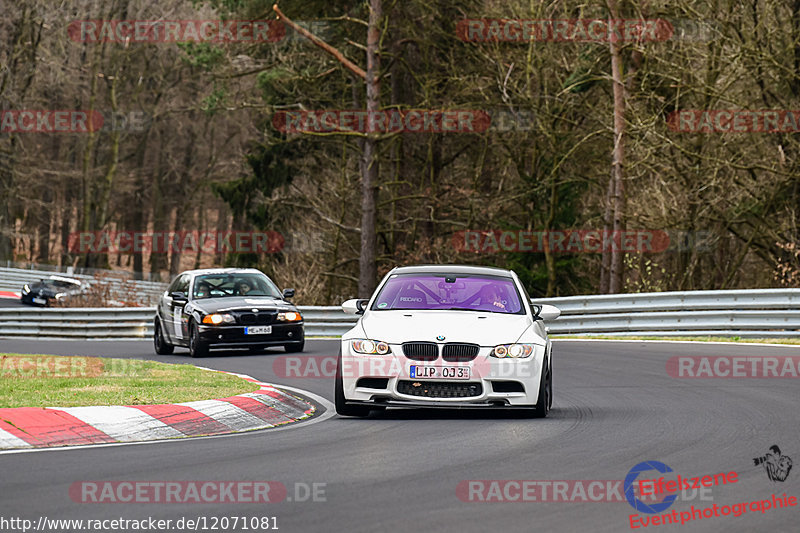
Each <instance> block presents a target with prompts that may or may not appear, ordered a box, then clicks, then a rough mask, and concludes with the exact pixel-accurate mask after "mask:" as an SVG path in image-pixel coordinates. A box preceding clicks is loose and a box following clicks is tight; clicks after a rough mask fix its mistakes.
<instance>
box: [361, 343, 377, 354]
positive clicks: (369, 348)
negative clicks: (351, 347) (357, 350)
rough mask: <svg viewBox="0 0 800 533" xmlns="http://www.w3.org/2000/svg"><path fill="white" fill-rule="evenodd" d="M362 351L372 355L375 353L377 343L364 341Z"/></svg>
mask: <svg viewBox="0 0 800 533" xmlns="http://www.w3.org/2000/svg"><path fill="white" fill-rule="evenodd" d="M361 350H362V351H364V352H367V353H372V352H374V351H375V343H374V342H372V341H370V340H365V341H362V342H361Z"/></svg>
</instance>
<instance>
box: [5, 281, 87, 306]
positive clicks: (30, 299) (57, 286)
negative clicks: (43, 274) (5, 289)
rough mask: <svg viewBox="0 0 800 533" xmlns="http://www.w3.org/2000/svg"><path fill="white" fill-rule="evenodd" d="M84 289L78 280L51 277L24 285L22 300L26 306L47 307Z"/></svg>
mask: <svg viewBox="0 0 800 533" xmlns="http://www.w3.org/2000/svg"><path fill="white" fill-rule="evenodd" d="M83 289H84V286H83V285H82V284H81V282H80V281H79V280H77V279H74V278H67V277H63V276H50V277H49V278H45V279H42V280H41V281H38V282H36V283H31V284H28V283H26V284H25V285H23V287H22V292H21V296H20V300H21V301H22V303H24V304H28V305H39V306H42V307H46V306H49V305H51V304H52V303H53V302H54V301H60V300H62V299H64V298H68V297H69V296H71V295H74V294H79V293H80V292H81V291H82V290H83Z"/></svg>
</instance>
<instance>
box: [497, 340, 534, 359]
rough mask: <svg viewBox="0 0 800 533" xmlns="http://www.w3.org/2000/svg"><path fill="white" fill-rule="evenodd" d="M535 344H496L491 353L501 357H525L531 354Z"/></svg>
mask: <svg viewBox="0 0 800 533" xmlns="http://www.w3.org/2000/svg"><path fill="white" fill-rule="evenodd" d="M534 346H535V345H534V344H517V343H515V344H501V345H499V346H495V347H494V349H493V350H492V353H490V354H489V355H491V356H492V357H499V358H501V359H502V358H506V357H510V358H512V359H524V358H526V357H530V356H531V354H532V353H533V349H534Z"/></svg>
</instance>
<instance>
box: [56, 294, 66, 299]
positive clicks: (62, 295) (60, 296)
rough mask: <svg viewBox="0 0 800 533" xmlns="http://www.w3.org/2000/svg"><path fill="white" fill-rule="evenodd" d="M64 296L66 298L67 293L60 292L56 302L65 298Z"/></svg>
mask: <svg viewBox="0 0 800 533" xmlns="http://www.w3.org/2000/svg"><path fill="white" fill-rule="evenodd" d="M64 296H66V293H63V292H58V293H56V300H60V299H61V298H63V297H64Z"/></svg>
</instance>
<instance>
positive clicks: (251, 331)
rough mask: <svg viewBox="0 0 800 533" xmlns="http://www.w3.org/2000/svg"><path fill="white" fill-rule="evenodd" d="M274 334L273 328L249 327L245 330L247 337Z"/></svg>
mask: <svg viewBox="0 0 800 533" xmlns="http://www.w3.org/2000/svg"><path fill="white" fill-rule="evenodd" d="M270 333H272V326H247V327H245V328H244V334H245V335H269V334H270Z"/></svg>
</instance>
